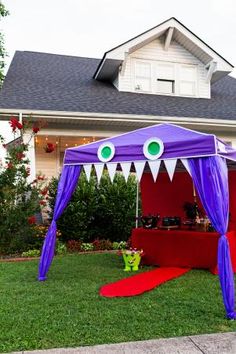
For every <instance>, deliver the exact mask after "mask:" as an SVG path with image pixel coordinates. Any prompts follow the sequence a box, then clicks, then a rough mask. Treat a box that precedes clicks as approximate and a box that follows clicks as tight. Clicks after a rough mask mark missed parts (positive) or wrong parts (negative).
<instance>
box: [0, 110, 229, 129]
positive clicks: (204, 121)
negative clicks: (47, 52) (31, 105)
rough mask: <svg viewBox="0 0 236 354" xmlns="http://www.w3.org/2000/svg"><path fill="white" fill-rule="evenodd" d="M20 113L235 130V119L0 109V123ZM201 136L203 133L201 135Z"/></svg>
mask: <svg viewBox="0 0 236 354" xmlns="http://www.w3.org/2000/svg"><path fill="white" fill-rule="evenodd" d="M19 112H22V114H23V116H24V115H26V116H27V115H30V114H31V115H32V117H33V118H38V117H37V116H39V117H40V118H42V119H47V118H54V119H55V118H58V120H59V121H60V120H61V119H62V118H64V119H74V120H87V119H88V118H93V119H94V120H96V121H107V118H110V119H112V120H113V121H117V122H140V123H152V124H157V123H158V122H160V123H162V122H166V123H171V124H174V123H177V124H178V125H180V124H188V125H197V124H201V125H204V126H209V127H210V126H216V125H217V126H219V127H235V128H236V117H233V116H232V117H231V118H230V119H215V118H212V117H208V118H199V117H181V116H179V117H178V116H159V115H151V116H150V115H146V114H120V113H102V112H101V113H97V112H70V111H43V110H35V111H34V110H33V111H32V110H21V109H1V108H0V121H1V120H8V119H1V116H3V115H4V116H6V115H9V117H10V116H11V115H12V114H19ZM202 134H203V133H202Z"/></svg>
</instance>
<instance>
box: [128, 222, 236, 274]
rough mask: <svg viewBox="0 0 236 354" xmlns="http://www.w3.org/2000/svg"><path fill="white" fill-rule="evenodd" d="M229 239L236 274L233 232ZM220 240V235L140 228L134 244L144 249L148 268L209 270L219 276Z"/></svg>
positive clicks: (235, 247)
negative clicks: (157, 266)
mask: <svg viewBox="0 0 236 354" xmlns="http://www.w3.org/2000/svg"><path fill="white" fill-rule="evenodd" d="M227 237H228V240H229V245H230V253H231V260H232V266H233V270H234V272H236V232H235V231H229V232H228V233H227ZM218 239H219V235H218V233H216V232H198V231H192V230H160V229H152V230H147V229H144V228H137V229H133V230H132V236H131V243H132V247H134V248H138V249H143V251H144V256H143V263H144V264H146V265H159V266H163V267H189V268H207V269H210V270H211V271H212V272H213V273H216V271H217V268H216V266H217V245H218Z"/></svg>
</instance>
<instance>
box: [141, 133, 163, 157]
mask: <svg viewBox="0 0 236 354" xmlns="http://www.w3.org/2000/svg"><path fill="white" fill-rule="evenodd" d="M163 151H164V144H163V142H162V141H161V140H160V139H158V138H150V139H148V140H146V141H145V143H144V145H143V154H144V156H145V157H146V158H147V159H149V160H156V159H158V157H160V156H161V155H162V154H163Z"/></svg>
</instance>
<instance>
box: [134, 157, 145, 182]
mask: <svg viewBox="0 0 236 354" xmlns="http://www.w3.org/2000/svg"><path fill="white" fill-rule="evenodd" d="M145 163H146V161H138V162H134V166H135V171H136V176H137V180H138V181H139V182H140V181H141V178H142V175H143V170H144V166H145Z"/></svg>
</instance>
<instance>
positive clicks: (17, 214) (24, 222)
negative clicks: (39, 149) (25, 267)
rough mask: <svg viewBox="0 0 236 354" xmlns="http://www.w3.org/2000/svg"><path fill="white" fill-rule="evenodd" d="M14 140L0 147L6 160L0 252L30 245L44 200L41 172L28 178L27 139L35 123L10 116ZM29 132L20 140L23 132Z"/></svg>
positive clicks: (0, 172)
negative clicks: (30, 180) (5, 151)
mask: <svg viewBox="0 0 236 354" xmlns="http://www.w3.org/2000/svg"><path fill="white" fill-rule="evenodd" d="M10 125H11V128H12V132H13V134H14V140H13V141H12V142H11V143H9V144H7V145H5V144H4V141H3V138H1V137H0V140H1V143H2V144H3V147H5V148H6V150H7V156H6V164H5V165H2V166H0V253H3V254H6V253H19V252H22V251H25V250H28V249H30V248H32V243H33V242H32V241H33V239H34V237H33V236H34V233H35V227H34V225H35V223H36V218H35V214H36V213H37V212H38V211H40V208H43V207H44V206H45V204H46V198H47V188H46V186H45V185H44V180H45V178H44V176H37V178H36V179H35V180H34V181H33V182H29V180H28V176H29V174H30V169H29V166H28V165H29V159H28V158H27V151H28V149H29V143H30V140H31V139H33V138H34V136H35V135H36V134H37V133H38V131H39V129H40V126H39V123H31V122H30V121H24V123H20V122H19V121H18V120H17V118H15V117H12V118H11V120H10ZM29 128H30V129H31V136H30V138H29V140H28V141H26V142H25V141H24V133H25V131H26V130H27V132H28V131H29Z"/></svg>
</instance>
